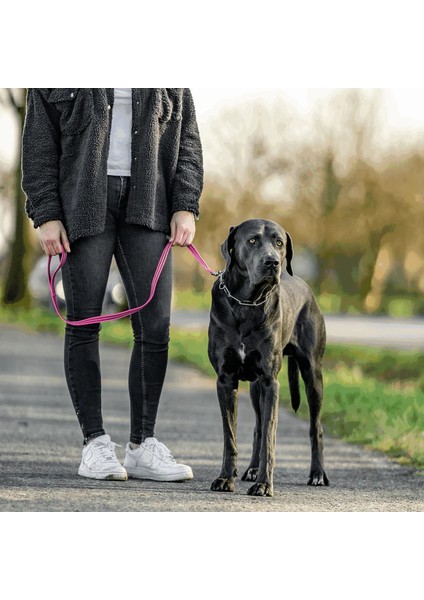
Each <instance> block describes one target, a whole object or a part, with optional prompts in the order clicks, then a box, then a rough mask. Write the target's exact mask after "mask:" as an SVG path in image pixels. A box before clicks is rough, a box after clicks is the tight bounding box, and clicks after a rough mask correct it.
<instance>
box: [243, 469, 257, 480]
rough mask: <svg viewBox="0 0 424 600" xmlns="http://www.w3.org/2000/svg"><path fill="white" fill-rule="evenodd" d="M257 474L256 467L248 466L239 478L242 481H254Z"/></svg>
mask: <svg viewBox="0 0 424 600" xmlns="http://www.w3.org/2000/svg"><path fill="white" fill-rule="evenodd" d="M257 476H258V469H256V468H254V467H250V468H249V469H247V471H246V472H245V473H244V475H243V477H242V478H241V480H242V481H256V478H257Z"/></svg>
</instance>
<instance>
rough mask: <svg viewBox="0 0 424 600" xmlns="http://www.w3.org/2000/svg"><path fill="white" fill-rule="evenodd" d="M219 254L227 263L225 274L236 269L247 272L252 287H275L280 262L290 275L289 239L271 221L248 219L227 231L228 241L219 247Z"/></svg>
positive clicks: (278, 276)
mask: <svg viewBox="0 0 424 600" xmlns="http://www.w3.org/2000/svg"><path fill="white" fill-rule="evenodd" d="M221 253H222V255H223V257H224V258H225V260H226V261H227V264H226V267H225V269H226V270H227V271H229V270H230V269H232V268H233V267H234V266H236V267H237V268H238V269H240V270H241V271H244V272H247V275H248V277H249V279H250V282H251V283H252V284H254V285H256V284H258V283H262V282H267V283H271V284H274V283H278V282H279V280H280V275H281V268H282V264H283V260H284V259H285V260H286V269H287V273H289V275H293V271H292V267H291V261H292V259H293V244H292V240H291V237H290V236H289V234H288V233H287V232H286V231H284V229H283V228H282V227H281V226H280V225H279V224H278V223H275V222H274V221H268V220H266V219H249V220H248V221H243V222H242V223H240V224H239V225H237V226H235V227H230V231H229V234H228V237H227V239H226V240H225V241H224V243H223V244H222V245H221Z"/></svg>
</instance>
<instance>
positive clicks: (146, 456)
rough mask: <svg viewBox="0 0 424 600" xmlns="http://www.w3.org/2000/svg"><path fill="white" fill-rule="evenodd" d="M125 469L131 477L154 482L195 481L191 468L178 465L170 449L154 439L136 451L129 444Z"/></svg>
mask: <svg viewBox="0 0 424 600" xmlns="http://www.w3.org/2000/svg"><path fill="white" fill-rule="evenodd" d="M124 467H125V468H126V470H127V473H128V476H129V477H135V478H137V479H153V480H154V481H184V480H185V479H193V472H192V470H191V468H190V467H188V466H187V465H180V464H178V463H177V462H176V461H175V459H174V457H173V456H172V454H171V452H170V450H169V448H167V447H166V446H165V444H162V443H161V442H159V441H158V440H157V439H156V438H154V437H149V438H146V439H145V440H144V442H143V443H142V444H141V445H140V447H139V448H136V449H135V450H132V449H131V446H130V444H129V443H128V444H127V447H126V453H125V460H124Z"/></svg>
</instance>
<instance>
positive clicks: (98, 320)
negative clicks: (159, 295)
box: [47, 242, 222, 325]
mask: <svg viewBox="0 0 424 600" xmlns="http://www.w3.org/2000/svg"><path fill="white" fill-rule="evenodd" d="M171 248H172V244H171V242H168V243H167V245H166V246H165V248H164V249H163V252H162V255H161V257H160V259H159V262H158V266H157V267H156V271H155V274H154V276H153V280H152V285H151V287H150V296H149V298H148V300H146V302H145V303H144V304H142V305H141V306H137V308H129V309H128V310H123V311H122V312H118V313H114V314H111V315H99V316H98V317H88V318H87V319H81V320H80V321H67V320H66V319H64V318H63V317H62V315H61V314H60V310H59V307H58V304H57V297H56V291H55V285H54V280H55V277H56V274H57V273H58V271H59V270H60V269H61V268H62V267H63V265H64V264H65V262H66V259H67V256H68V255H67V252H62V253H61V256H60V262H59V266H58V267H57V269H56V271H55V272H54V273H53V275H51V273H50V263H51V259H52V257H51V256H49V258H48V262H47V277H48V280H49V288H50V294H51V297H52V301H53V306H54V308H55V310H56V312H57V314H58V316H59V317H60V318H61V319H62V321H64V322H65V323H68V324H69V325H92V324H93V323H102V322H104V321H114V320H115V319H121V318H122V317H126V316H128V315H132V314H133V313H135V312H137V311H139V310H141V309H142V308H144V307H145V306H147V304H149V302H150V301H151V299H152V298H153V296H154V295H155V291H156V285H157V282H158V280H159V277H160V274H161V273H162V270H163V267H164V266H165V263H166V259H167V258H168V254H169V252H170V250H171ZM187 248H188V249H189V250H190V252H191V253H192V254H193V256H194V258H195V259H196V260H197V261H198V262H199V263H200V264H201V265H202V267H204V268H205V269H206V271H209V273H210V274H211V275H215V276H217V275H219V273H221V272H222V271H213V270H212V269H211V268H210V267H208V265H207V263H206V262H205V261H204V260H203V258H202V257H201V256H200V254H199V252H198V251H197V249H196V248H195V247H194V246H193V244H190V245H189V246H187Z"/></svg>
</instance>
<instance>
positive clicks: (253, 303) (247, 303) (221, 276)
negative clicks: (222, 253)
mask: <svg viewBox="0 0 424 600" xmlns="http://www.w3.org/2000/svg"><path fill="white" fill-rule="evenodd" d="M224 273H225V271H219V272H218V277H219V289H220V290H223V291H224V292H225V294H227V296H228V297H229V298H232V299H233V300H236V301H237V302H238V303H239V304H242V305H243V306H260V305H261V304H264V303H265V302H266V301H267V299H268V296H269V295H270V293H271V292H272V290H273V289H274V288H275V286H276V285H277V284H276V283H275V284H274V285H273V286H272V288H271V289H270V290H269V291H268V292H267V294H266V296H265V298H264V299H263V300H262V302H258V300H259V298H260V297H261V296H262V292H261V293H260V295H259V298H258V299H257V300H255V301H251V300H247V301H246V300H245V301H244V302H243V301H242V300H239V299H238V298H236V297H235V296H232V295H231V293H230V290H229V289H228V288H227V286H226V285H225V282H224Z"/></svg>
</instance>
